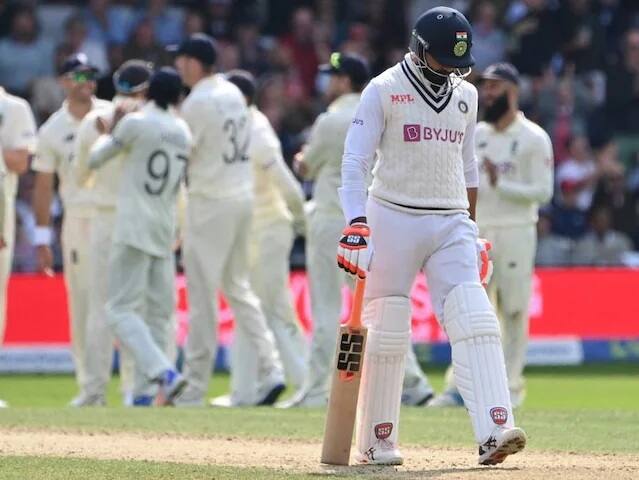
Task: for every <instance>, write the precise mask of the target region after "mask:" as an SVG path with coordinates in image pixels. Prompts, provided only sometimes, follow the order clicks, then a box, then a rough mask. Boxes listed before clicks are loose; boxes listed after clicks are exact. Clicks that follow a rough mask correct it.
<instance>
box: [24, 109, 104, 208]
mask: <svg viewBox="0 0 639 480" xmlns="http://www.w3.org/2000/svg"><path fill="white" fill-rule="evenodd" d="M109 103H110V102H106V101H104V100H98V99H94V100H93V107H92V110H94V109H98V108H106V107H108V106H109ZM81 122H82V120H81V119H78V118H76V117H74V116H73V115H72V114H71V112H69V109H68V104H67V102H66V101H65V102H64V104H63V105H62V107H61V108H60V109H59V110H58V111H57V112H55V113H53V115H51V116H50V117H49V119H48V120H47V121H46V122H45V123H44V124H43V125H42V126H41V127H40V130H39V131H38V146H37V150H36V156H35V160H34V161H33V165H32V167H33V169H34V170H35V171H36V172H43V173H55V174H56V175H57V176H58V180H59V182H60V185H59V191H60V197H61V198H62V203H63V205H64V208H65V209H67V210H68V209H74V210H75V211H76V212H83V213H86V214H87V215H90V214H91V212H92V208H93V206H94V204H93V200H94V199H93V196H92V193H91V191H90V190H88V189H86V188H81V187H80V186H79V185H78V184H77V182H76V180H75V178H74V174H73V168H72V166H73V157H74V155H75V139H76V135H77V133H78V129H79V128H80V123H81Z"/></svg>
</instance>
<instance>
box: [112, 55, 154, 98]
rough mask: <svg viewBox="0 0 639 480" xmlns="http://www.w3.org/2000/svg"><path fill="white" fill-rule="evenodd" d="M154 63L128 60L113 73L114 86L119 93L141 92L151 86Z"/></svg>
mask: <svg viewBox="0 0 639 480" xmlns="http://www.w3.org/2000/svg"><path fill="white" fill-rule="evenodd" d="M151 75H153V64H152V63H150V62H145V61H144V60H127V61H126V62H124V63H123V64H122V65H121V66H120V68H118V69H117V70H116V72H115V73H114V74H113V86H114V87H115V89H116V90H117V92H118V93H123V94H131V93H137V92H141V91H142V90H144V89H145V88H147V87H148V86H149V79H150V78H151Z"/></svg>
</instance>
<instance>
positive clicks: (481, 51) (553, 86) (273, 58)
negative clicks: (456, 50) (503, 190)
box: [0, 0, 639, 272]
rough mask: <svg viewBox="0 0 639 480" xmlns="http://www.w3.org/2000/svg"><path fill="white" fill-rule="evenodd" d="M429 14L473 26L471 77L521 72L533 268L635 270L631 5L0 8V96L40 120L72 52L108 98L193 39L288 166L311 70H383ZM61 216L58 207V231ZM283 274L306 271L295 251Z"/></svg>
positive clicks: (413, 0) (311, 83)
mask: <svg viewBox="0 0 639 480" xmlns="http://www.w3.org/2000/svg"><path fill="white" fill-rule="evenodd" d="M439 4H446V5H449V6H453V7H455V8H457V9H459V10H461V11H463V12H465V13H466V14H467V15H468V17H469V19H470V20H471V22H472V24H473V27H474V33H475V37H474V46H473V53H474V55H475V57H476V59H477V65H476V67H475V73H480V72H481V71H482V69H483V68H485V67H486V66H487V65H488V64H490V63H493V62H497V61H500V60H509V61H511V62H513V63H514V64H515V65H516V66H517V67H518V68H519V70H520V71H521V73H522V74H523V75H524V78H525V80H524V82H523V87H522V106H523V110H524V112H525V113H526V115H527V116H528V117H529V118H531V119H532V120H534V121H535V122H538V123H539V124H541V125H542V126H543V127H544V128H545V129H546V131H547V132H548V133H549V134H550V135H551V137H552V140H553V145H554V150H555V162H556V171H555V172H556V182H555V194H554V198H553V201H552V203H551V204H550V205H548V206H546V207H544V208H543V210H542V215H541V220H540V222H539V226H538V229H539V247H538V252H537V264H538V265H546V266H547V265H556V266H574V265H599V266H601V265H606V266H612V265H627V266H637V265H639V259H638V255H637V254H636V253H633V251H637V250H639V161H638V153H639V2H637V1H633V0H561V1H559V0H511V1H507V0H492V1H491V0H483V1H471V0H457V1H442V0H369V1H362V0H315V1H310V0H309V1H303V0H200V1H196V0H191V1H189V0H183V1H168V0H148V1H137V0H128V1H127V0H122V1H114V0H87V1H84V2H68V1H64V2H63V1H29V0H27V1H8V0H0V85H2V86H4V87H5V88H6V89H7V90H8V91H10V92H12V93H14V94H17V95H19V96H22V97H24V98H27V99H28V100H29V102H30V103H31V105H32V107H33V110H34V112H35V114H36V118H37V120H38V122H39V123H42V122H44V121H45V120H46V119H47V118H48V116H49V115H50V114H51V113H52V112H54V111H55V110H56V109H57V108H59V106H60V104H61V102H62V100H63V92H62V90H61V88H60V86H59V85H58V83H57V81H56V69H57V68H58V67H59V65H60V62H61V60H62V59H63V58H65V57H66V56H67V55H69V54H71V53H74V52H84V53H86V54H87V55H88V56H89V58H90V59H91V60H92V61H93V62H94V63H95V64H97V65H98V66H99V68H100V70H101V72H102V74H103V78H102V79H101V81H100V82H99V89H98V95H99V96H100V97H103V98H111V97H112V96H113V93H114V91H113V86H112V83H111V74H112V72H113V71H114V70H115V69H117V67H118V66H119V65H120V64H122V62H123V61H125V60H127V59H130V58H143V59H146V60H149V61H153V62H155V63H156V64H158V65H162V64H167V63H170V62H171V57H170V56H169V55H167V53H166V52H165V46H166V45H169V44H174V43H177V42H179V41H180V40H181V39H182V38H183V37H184V36H185V35H189V34H191V33H194V32H200V31H203V32H206V33H208V34H210V35H212V36H214V37H215V38H216V39H217V40H218V42H219V44H220V49H221V55H220V56H221V59H220V65H219V67H220V68H221V69H222V70H223V71H225V70H229V69H231V68H237V67H239V68H244V69H247V70H250V71H251V72H253V73H254V74H255V75H257V76H258V78H259V84H260V92H259V101H258V104H259V107H260V109H261V110H263V111H264V112H265V113H266V115H267V116H268V117H269V119H270V120H271V122H272V123H273V125H274V127H275V129H276V131H277V133H278V135H279V136H280V139H281V141H282V145H283V148H284V154H285V157H286V158H287V160H288V161H290V159H291V158H292V156H293V155H294V154H295V153H296V152H297V151H298V150H299V148H300V146H301V145H302V144H303V143H304V140H305V136H306V134H307V132H308V128H309V126H310V125H311V124H312V122H313V120H314V118H315V117H316V116H317V115H318V114H319V113H320V112H321V111H322V109H323V108H324V107H325V105H324V103H323V99H322V92H323V89H324V88H325V85H326V84H327V79H326V78H323V76H322V75H318V71H317V67H318V65H319V64H321V63H323V62H325V61H327V60H328V57H329V55H330V53H331V52H332V51H335V50H341V51H344V52H356V53H358V54H360V55H363V56H364V57H366V58H368V59H369V60H370V62H371V64H372V65H373V67H374V71H375V72H381V71H382V70H384V69H385V68H387V67H388V66H390V65H392V64H394V63H395V62H397V61H398V60H399V59H401V57H402V56H403V54H404V53H405V51H406V47H407V39H408V36H409V33H410V29H411V28H412V25H413V23H414V21H415V19H416V18H417V16H418V15H419V14H420V13H421V12H423V11H425V10H426V9H428V8H430V7H432V6H435V5H439ZM32 183H33V178H32V175H24V176H22V177H21V180H20V193H19V199H18V217H19V218H18V229H17V242H16V252H15V257H14V271H19V272H30V271H33V270H35V268H36V265H35V258H36V256H35V255H34V252H33V246H32V243H31V240H32V236H33V228H34V219H33V214H32V210H31V207H30V198H31V188H32ZM305 188H306V190H307V192H308V193H309V195H310V192H311V189H312V186H311V185H305ZM57 205H59V202H58V203H57ZM61 214H62V211H61V208H60V207H59V206H58V207H56V208H55V211H54V216H55V218H56V219H58V222H57V223H58V224H59V219H60V217H61ZM58 245H59V244H58ZM56 263H57V266H58V268H61V265H62V262H61V256H60V252H59V248H58V249H57V262H56ZM293 265H294V266H296V267H303V265H304V258H303V249H302V248H301V247H300V246H299V245H298V248H296V249H295V251H294V255H293Z"/></svg>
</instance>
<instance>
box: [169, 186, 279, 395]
mask: <svg viewBox="0 0 639 480" xmlns="http://www.w3.org/2000/svg"><path fill="white" fill-rule="evenodd" d="M252 215H253V196H252V195H249V194H246V195H241V196H237V197H232V198H225V199H207V198H203V197H200V196H197V195H191V196H189V200H188V206H187V215H186V228H185V232H184V267H185V273H186V284H187V292H188V299H189V335H188V337H187V341H186V347H185V352H184V375H185V377H186V379H187V381H188V386H187V388H186V390H185V391H184V393H183V394H182V395H181V396H180V398H179V399H178V404H182V405H198V404H202V403H203V401H204V396H205V394H206V392H207V390H208V383H209V379H210V377H211V370H212V366H213V356H214V354H215V352H216V351H217V325H218V321H217V318H218V312H217V308H218V297H217V293H218V290H220V289H221V290H222V292H223V293H224V296H225V297H226V299H227V300H228V302H229V304H230V306H231V309H232V310H233V313H234V317H235V328H236V329H239V330H242V331H243V334H244V335H245V336H246V338H248V339H249V340H250V341H251V347H252V349H253V350H254V351H255V352H256V354H257V358H258V362H257V368H258V369H259V372H257V373H256V374H255V378H264V377H266V376H267V375H269V373H270V372H272V371H274V370H278V371H279V372H281V371H282V364H281V362H280V359H279V355H278V352H277V349H276V348H275V340H274V338H273V334H272V332H271V331H270V330H269V328H268V326H267V323H266V318H265V317H264V313H263V312H262V309H261V306H260V301H259V300H258V298H257V295H255V293H254V292H253V290H252V288H251V285H250V280H249V278H250V271H249V258H248V257H249V255H248V246H249V237H250V234H251V220H252ZM250 375H253V374H250Z"/></svg>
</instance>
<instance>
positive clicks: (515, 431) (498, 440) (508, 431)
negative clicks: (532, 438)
mask: <svg viewBox="0 0 639 480" xmlns="http://www.w3.org/2000/svg"><path fill="white" fill-rule="evenodd" d="M526 440H527V437H526V432H524V431H523V430H522V429H521V428H517V427H513V428H504V427H497V428H496V429H495V430H493V433H491V434H490V436H489V437H488V440H486V441H485V442H484V443H482V444H481V445H480V446H479V464H480V465H497V464H499V463H502V462H503V461H504V460H506V457H507V456H508V455H514V454H515V453H517V452H521V451H522V450H523V449H524V448H525V447H526Z"/></svg>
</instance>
